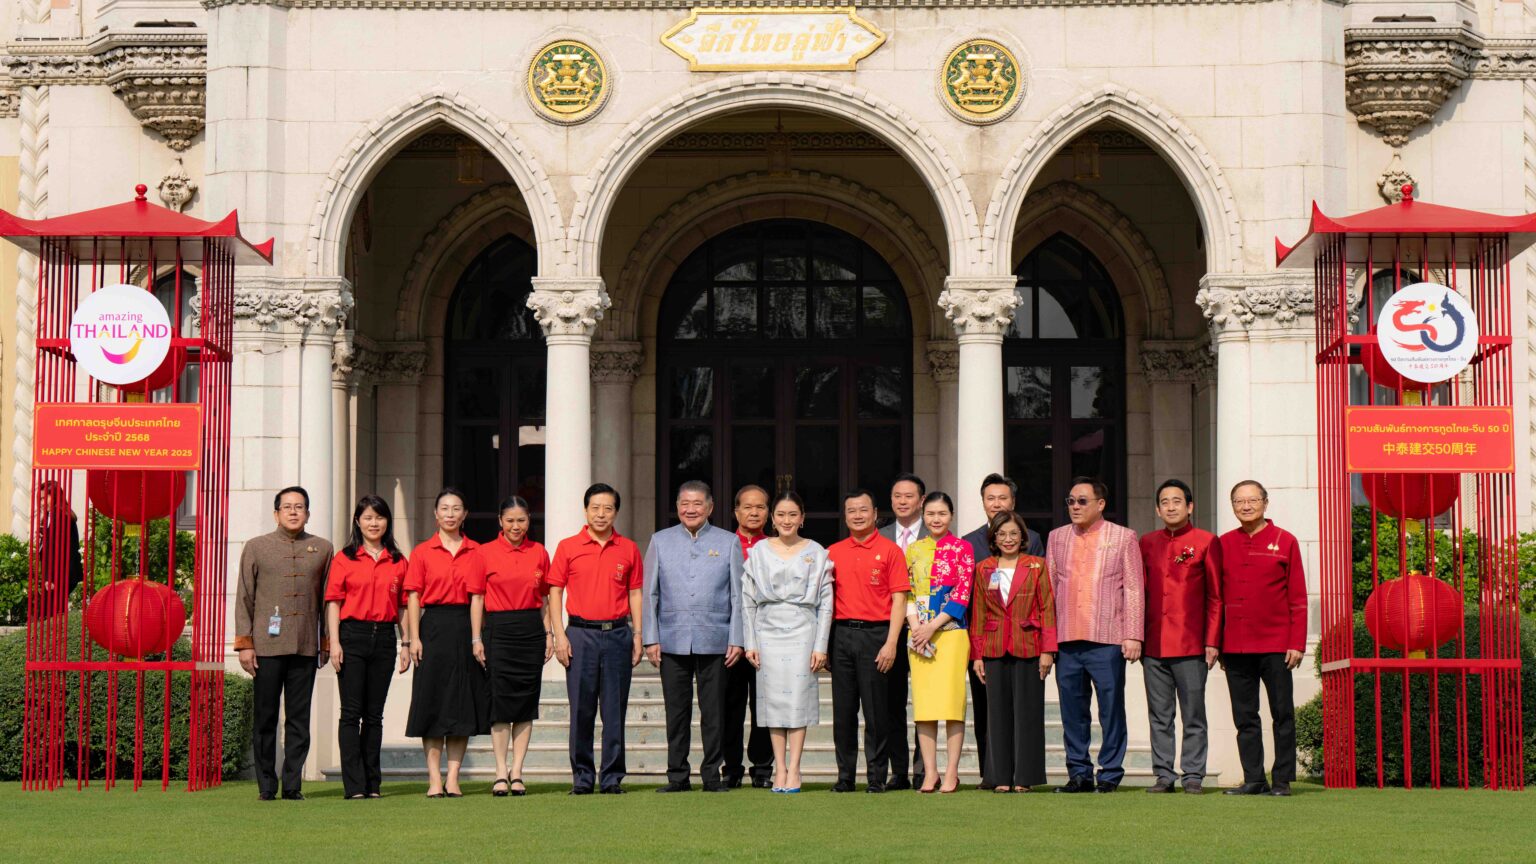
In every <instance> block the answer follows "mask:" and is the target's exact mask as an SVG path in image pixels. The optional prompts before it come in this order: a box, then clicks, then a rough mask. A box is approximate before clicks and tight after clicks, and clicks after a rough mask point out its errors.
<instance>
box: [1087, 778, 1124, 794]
mask: <svg viewBox="0 0 1536 864" xmlns="http://www.w3.org/2000/svg"><path fill="white" fill-rule="evenodd" d="M1119 788H1120V784H1119V783H1105V782H1104V781H1103V780H1100V781H1099V782H1098V783H1097V784H1095V785H1094V787H1093V791H1095V792H1097V793H1099V794H1101V795H1108V794H1109V793H1111V792H1115V791H1117V790H1119Z"/></svg>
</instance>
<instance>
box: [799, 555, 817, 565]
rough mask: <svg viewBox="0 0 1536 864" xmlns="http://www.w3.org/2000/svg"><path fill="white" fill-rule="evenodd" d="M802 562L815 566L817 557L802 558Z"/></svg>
mask: <svg viewBox="0 0 1536 864" xmlns="http://www.w3.org/2000/svg"><path fill="white" fill-rule="evenodd" d="M800 560H801V561H804V562H805V563H807V564H815V563H816V556H815V555H807V556H805V557H804V558H801V559H800Z"/></svg>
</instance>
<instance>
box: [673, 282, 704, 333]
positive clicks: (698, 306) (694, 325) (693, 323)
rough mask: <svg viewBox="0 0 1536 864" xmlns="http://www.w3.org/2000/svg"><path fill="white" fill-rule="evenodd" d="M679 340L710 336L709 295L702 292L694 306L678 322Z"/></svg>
mask: <svg viewBox="0 0 1536 864" xmlns="http://www.w3.org/2000/svg"><path fill="white" fill-rule="evenodd" d="M672 335H673V336H674V337H676V338H678V339H703V338H704V337H706V336H708V335H709V293H708V292H706V291H700V292H699V296H698V297H697V298H695V299H694V301H693V305H692V306H691V307H689V309H688V311H687V312H684V313H683V315H682V317H680V318H678V320H677V330H676V331H675V332H674V333H673V334H672Z"/></svg>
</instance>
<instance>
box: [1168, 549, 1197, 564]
mask: <svg viewBox="0 0 1536 864" xmlns="http://www.w3.org/2000/svg"><path fill="white" fill-rule="evenodd" d="M1193 557H1195V547H1193V546H1185V547H1184V551H1183V552H1180V553H1179V554H1178V555H1176V556H1175V557H1174V559H1173V563H1175V564H1183V563H1184V562H1185V561H1188V560H1189V559H1191V558H1193Z"/></svg>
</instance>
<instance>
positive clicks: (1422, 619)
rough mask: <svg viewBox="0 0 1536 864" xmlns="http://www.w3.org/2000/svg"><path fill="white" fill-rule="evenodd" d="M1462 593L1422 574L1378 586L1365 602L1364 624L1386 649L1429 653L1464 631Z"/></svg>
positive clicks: (1411, 575) (1411, 574)
mask: <svg viewBox="0 0 1536 864" xmlns="http://www.w3.org/2000/svg"><path fill="white" fill-rule="evenodd" d="M1461 616H1462V611H1461V595H1460V594H1458V593H1456V589H1454V588H1452V587H1451V586H1449V585H1447V584H1445V583H1444V582H1441V581H1440V580H1439V579H1431V578H1430V577H1428V576H1425V575H1424V574H1422V573H1409V574H1408V575H1407V576H1404V577H1402V578H1401V579H1393V580H1391V581H1390V582H1383V583H1381V584H1380V585H1377V586H1376V590H1375V591H1372V592H1371V596H1370V597H1369V598H1367V599H1366V601H1365V627H1366V629H1367V630H1370V631H1371V635H1372V636H1374V637H1376V641H1377V642H1379V643H1381V647H1383V648H1391V649H1392V650H1394V651H1402V652H1405V653H1406V652H1421V653H1428V652H1430V651H1433V650H1435V649H1436V648H1438V647H1440V646H1441V645H1443V644H1444V643H1446V642H1449V641H1450V640H1451V639H1454V638H1456V634H1457V633H1458V632H1460V630H1461Z"/></svg>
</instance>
